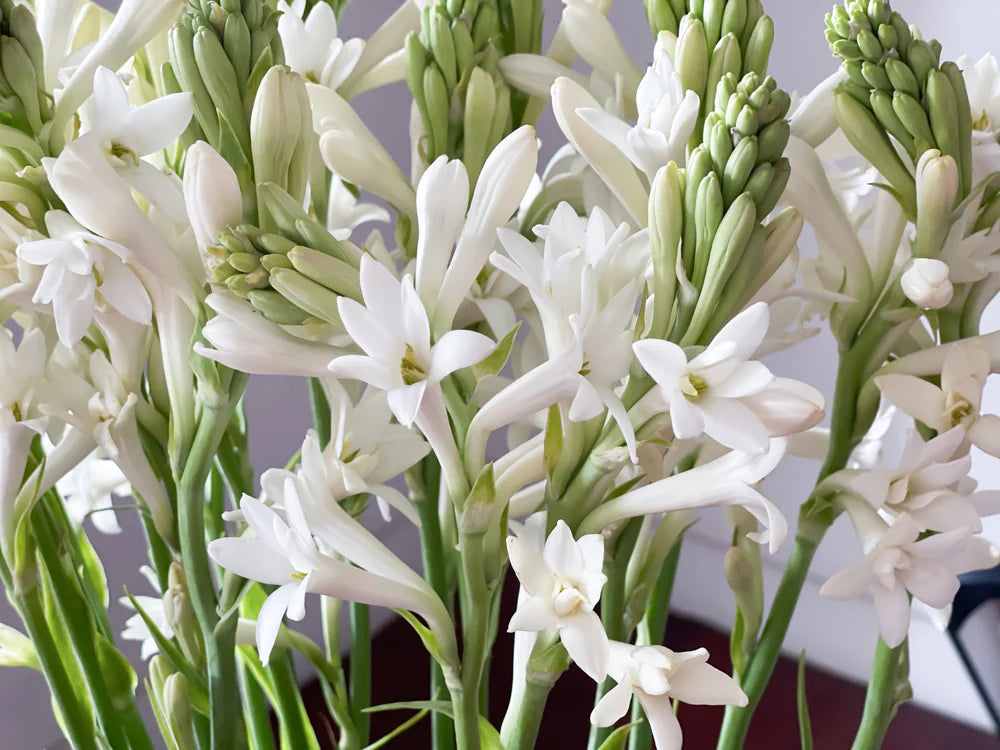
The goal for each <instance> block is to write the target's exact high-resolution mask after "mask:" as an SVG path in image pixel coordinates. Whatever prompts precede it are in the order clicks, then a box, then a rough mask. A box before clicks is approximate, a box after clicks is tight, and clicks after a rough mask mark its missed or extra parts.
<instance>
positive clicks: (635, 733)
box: [628, 539, 681, 750]
mask: <svg viewBox="0 0 1000 750" xmlns="http://www.w3.org/2000/svg"><path fill="white" fill-rule="evenodd" d="M680 557H681V540H680V539H678V540H677V542H676V543H675V544H674V546H673V548H672V549H671V550H670V553H669V554H668V555H667V559H666V560H664V561H663V567H662V568H661V569H660V575H659V576H658V577H657V579H656V587H655V588H654V589H653V595H652V596H651V597H650V600H649V605H648V606H647V607H646V614H645V616H644V617H643V618H642V622H640V623H639V628H638V631H639V633H638V639H637V641H636V642H637V643H643V644H648V645H657V644H662V643H663V638H664V635H665V633H666V630H667V617H668V615H669V614H670V597H671V596H672V595H673V592H674V581H675V580H676V578H677V563H678V562H679V561H680ZM645 715H646V713H645V712H644V711H643V710H642V706H640V705H639V701H632V721H636V722H641V723H639V724H636V725H635V726H634V727H633V728H632V731H631V732H629V736H628V746H629V750H649V748H650V747H651V746H652V743H653V733H652V731H651V730H650V728H649V722H646V721H643V718H644V717H645Z"/></svg>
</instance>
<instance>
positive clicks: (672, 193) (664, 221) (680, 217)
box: [649, 162, 718, 338]
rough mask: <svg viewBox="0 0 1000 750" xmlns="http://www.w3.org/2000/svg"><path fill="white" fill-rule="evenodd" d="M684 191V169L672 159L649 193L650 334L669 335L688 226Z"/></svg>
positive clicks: (652, 335)
mask: <svg viewBox="0 0 1000 750" xmlns="http://www.w3.org/2000/svg"><path fill="white" fill-rule="evenodd" d="M712 176H713V177H714V176H715V174H714V173H712ZM716 183H718V180H716ZM683 191H684V186H683V181H682V176H681V172H680V170H679V169H678V168H677V165H676V164H674V163H673V162H671V163H670V164H668V165H667V166H665V167H662V168H661V169H660V170H659V171H658V172H657V173H656V177H655V178H654V179H653V184H652V186H651V190H650V194H649V239H650V245H651V252H652V257H653V323H652V327H651V329H650V336H651V337H653V338H664V337H666V335H667V326H668V325H669V324H670V315H671V311H672V310H673V306H674V292H675V288H676V283H677V276H676V267H677V251H678V245H679V244H680V241H681V236H682V234H683V229H684V212H683V199H682V195H683ZM692 192H693V191H692Z"/></svg>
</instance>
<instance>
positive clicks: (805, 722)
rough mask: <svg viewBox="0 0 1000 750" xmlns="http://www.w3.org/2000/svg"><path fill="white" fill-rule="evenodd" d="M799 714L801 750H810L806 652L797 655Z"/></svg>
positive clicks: (811, 742) (797, 701) (810, 726)
mask: <svg viewBox="0 0 1000 750" xmlns="http://www.w3.org/2000/svg"><path fill="white" fill-rule="evenodd" d="M795 702H796V704H797V706H798V712H799V736H800V737H801V739H802V750H812V746H813V738H812V722H811V721H810V719H809V703H808V701H807V700H806V652H805V649H803V650H802V653H801V654H800V655H799V676H798V686H797V688H796V700H795Z"/></svg>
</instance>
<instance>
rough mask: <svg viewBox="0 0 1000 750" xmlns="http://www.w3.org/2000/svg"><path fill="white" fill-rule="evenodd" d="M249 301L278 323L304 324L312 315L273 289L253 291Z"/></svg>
mask: <svg viewBox="0 0 1000 750" xmlns="http://www.w3.org/2000/svg"><path fill="white" fill-rule="evenodd" d="M247 301H248V302H249V303H250V304H251V305H252V306H253V308H254V309H255V310H256V311H257V312H259V313H260V314H261V315H263V316H264V317H265V318H267V319H268V320H270V321H271V322H272V323H277V324H278V325H289V326H295V325H302V324H303V323H305V322H306V321H307V320H309V319H310V318H311V317H312V316H311V315H310V314H309V313H307V312H305V311H304V310H302V309H301V308H299V307H296V306H295V305H293V304H292V303H291V302H289V301H288V300H287V299H285V298H284V297H282V296H281V295H280V294H279V293H278V292H276V291H274V290H273V289H257V290H254V291H251V292H249V293H248V294H247Z"/></svg>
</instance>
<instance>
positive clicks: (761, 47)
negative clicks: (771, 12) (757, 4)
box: [743, 16, 774, 76]
mask: <svg viewBox="0 0 1000 750" xmlns="http://www.w3.org/2000/svg"><path fill="white" fill-rule="evenodd" d="M773 46H774V21H772V20H771V17H770V16H761V17H760V19H759V20H758V21H757V23H756V25H755V26H754V29H753V33H752V34H751V35H750V40H749V41H748V42H747V45H746V54H745V55H744V61H743V72H744V73H756V74H757V75H761V76H762V75H764V74H765V73H766V72H767V64H768V61H769V60H770V58H771V48H772V47H773Z"/></svg>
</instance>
